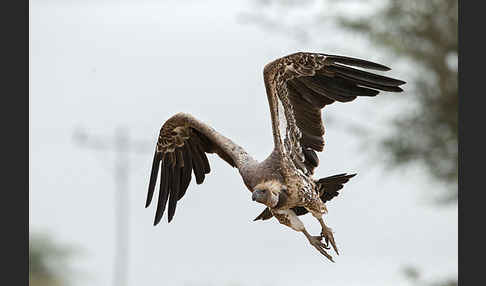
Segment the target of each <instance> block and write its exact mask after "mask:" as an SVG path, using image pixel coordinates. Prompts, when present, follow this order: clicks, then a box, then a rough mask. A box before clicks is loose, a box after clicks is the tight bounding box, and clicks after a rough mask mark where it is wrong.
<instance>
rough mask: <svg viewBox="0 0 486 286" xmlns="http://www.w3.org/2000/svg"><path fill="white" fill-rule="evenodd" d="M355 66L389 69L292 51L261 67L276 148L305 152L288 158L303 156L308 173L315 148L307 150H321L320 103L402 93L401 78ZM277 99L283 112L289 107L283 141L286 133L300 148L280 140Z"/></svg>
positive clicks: (311, 166) (370, 63)
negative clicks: (389, 92) (295, 139)
mask: <svg viewBox="0 0 486 286" xmlns="http://www.w3.org/2000/svg"><path fill="white" fill-rule="evenodd" d="M354 67H359V68H364V69H371V70H379V71H388V70H390V68H388V67H387V66H384V65H382V64H378V63H374V62H371V61H367V60H362V59H357V58H351V57H344V56H338V55H327V54H318V53H295V54H291V55H288V56H285V57H282V58H279V59H277V60H275V61H273V62H271V63H269V64H267V65H266V66H265V69H264V80H265V86H266V88H267V97H268V100H269V104H270V110H271V115H272V129H273V135H274V142H275V145H276V146H275V147H276V148H279V149H281V148H284V147H285V148H289V147H290V148H293V149H291V150H287V151H286V152H284V153H285V154H283V155H285V156H287V154H288V153H303V156H300V155H298V156H291V158H292V160H294V163H295V165H296V166H299V165H300V164H299V162H296V160H298V159H299V158H305V161H304V164H305V165H306V171H307V173H308V174H313V171H314V168H315V167H316V162H318V161H316V160H315V157H314V154H315V152H314V153H311V152H309V150H313V151H318V152H319V151H322V150H323V148H324V139H323V135H324V125H323V122H322V117H321V109H322V108H324V106H326V105H329V104H332V103H334V102H335V101H338V102H350V101H353V100H355V99H356V98H357V97H360V96H367V97H373V96H376V95H378V94H379V93H380V91H391V92H401V91H402V89H401V88H400V87H399V86H400V85H402V84H404V83H405V82H404V81H402V80H398V79H394V78H391V77H386V76H382V75H378V74H374V73H371V72H368V71H365V70H361V69H357V68H354ZM287 98H288V100H287ZM278 101H280V103H281V104H282V105H283V106H284V108H285V109H286V110H292V112H290V113H289V112H285V122H286V127H285V128H287V130H284V132H283V134H286V136H287V138H285V141H288V137H289V138H291V139H292V138H300V140H299V144H300V147H295V146H294V145H292V144H283V143H282V142H283V141H284V139H282V138H281V135H280V134H282V133H281V132H282V131H281V130H279V128H280V127H279V126H280V124H279V117H278V110H277V108H276V106H277V104H276V103H275V102H278ZM288 105H290V107H289V106H288ZM292 124H294V125H295V126H296V127H297V128H295V127H294V126H292ZM282 146H284V147H282ZM316 156H317V155H316ZM303 171H304V170H303Z"/></svg>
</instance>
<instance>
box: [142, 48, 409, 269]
mask: <svg viewBox="0 0 486 286" xmlns="http://www.w3.org/2000/svg"><path fill="white" fill-rule="evenodd" d="M358 68H362V69H368V70H370V69H371V70H379V71H388V70H390V69H389V68H388V67H386V66H383V65H381V64H377V63H373V62H370V61H366V60H361V59H356V58H350V57H343V56H336V55H326V54H318V53H295V54H291V55H288V56H285V57H282V58H279V59H277V60H275V61H273V62H271V63H269V64H267V65H266V66H265V68H264V72H263V76H264V82H265V88H266V92H267V99H268V103H269V107H270V114H271V123H272V132H273V139H274V150H273V151H272V153H271V154H270V155H269V156H268V157H267V158H266V159H265V160H264V161H262V162H258V161H256V160H255V159H253V158H252V157H251V156H250V155H249V154H248V153H247V152H246V151H245V150H244V149H243V148H242V147H240V146H238V145H236V144H235V143H234V142H233V141H231V140H230V139H228V138H227V137H224V136H223V135H221V134H220V133H218V132H216V131H215V130H214V129H212V128H211V127H210V126H209V125H207V124H205V123H203V122H201V121H199V120H197V119H196V118H194V117H193V116H191V115H189V114H185V113H178V114H176V115H174V116H172V117H171V118H169V119H168V120H167V121H166V122H165V123H164V124H163V126H162V128H161V130H160V135H159V138H158V140H157V144H156V148H155V154H154V158H153V163H152V171H151V174H150V180H149V187H148V194H147V201H146V207H148V206H149V205H150V203H151V201H152V198H153V195H154V190H155V187H156V183H157V175H158V173H159V171H160V191H159V197H158V202H157V210H156V214H155V220H154V225H156V224H158V223H159V221H160V220H161V218H162V216H163V214H164V211H165V208H166V206H167V205H168V211H167V212H168V215H167V217H168V221H169V222H170V221H172V219H173V218H174V214H175V211H176V207H177V202H178V201H179V200H180V199H181V198H182V197H183V196H184V195H185V194H186V191H187V188H188V186H189V184H190V181H191V177H192V173H193V174H194V177H195V180H196V183H197V184H202V183H203V182H204V179H205V177H206V175H207V174H209V173H210V172H211V168H210V163H209V160H208V157H207V154H212V153H215V154H217V155H218V156H219V157H220V158H221V159H223V160H224V161H225V162H226V163H228V164H229V165H230V166H232V167H235V168H237V169H238V171H239V173H240V175H241V177H242V178H243V182H244V184H245V185H246V187H247V188H248V189H249V190H250V192H252V199H253V200H255V201H257V202H259V203H262V204H264V205H266V206H267V207H266V208H265V209H264V211H263V212H262V213H261V214H260V215H259V216H258V217H257V218H256V219H255V220H260V219H261V220H267V219H270V218H271V217H275V218H277V220H278V221H279V222H280V223H282V224H284V225H287V226H289V227H291V228H292V229H294V230H296V231H299V232H302V233H303V234H305V236H306V237H307V239H308V240H309V242H310V243H311V245H313V246H314V247H315V248H316V249H317V250H318V251H319V252H320V253H321V254H323V255H324V256H326V257H327V258H328V259H330V260H331V261H333V258H332V257H331V256H330V255H329V254H328V253H327V251H326V250H328V249H330V246H332V247H333V249H334V250H335V251H336V253H338V250H337V247H336V244H335V241H334V236H333V233H332V230H331V229H330V228H328V227H327V226H326V225H325V223H324V221H323V219H322V215H323V214H325V213H326V212H327V209H326V206H325V202H327V201H329V200H331V199H332V198H334V197H336V196H337V195H338V194H339V191H340V190H341V189H342V188H343V185H344V184H345V183H346V182H348V181H349V179H350V178H352V177H353V176H355V175H356V174H351V175H347V174H339V175H335V176H331V177H326V178H323V179H318V180H315V179H313V177H312V176H313V174H314V170H315V168H316V167H318V165H319V158H318V156H317V153H316V152H320V151H323V149H324V137H323V136H324V133H325V129H324V124H323V122H322V117H321V109H322V108H324V107H325V106H326V105H329V104H332V103H334V102H336V101H337V102H350V101H353V100H355V99H356V98H357V97H362V96H363V97H373V96H376V95H378V94H379V93H380V91H389V92H401V91H402V89H401V88H400V87H399V86H400V85H403V84H404V83H405V82H404V81H401V80H397V79H394V78H390V77H385V76H382V75H377V74H374V73H371V72H368V71H365V70H362V69H358ZM282 124H283V125H284V126H283V127H281V125H282ZM308 212H310V213H311V214H312V215H313V216H314V217H315V218H316V219H317V220H318V221H319V223H320V224H321V227H322V231H321V235H319V236H311V235H310V234H309V233H308V232H307V230H306V229H305V227H304V225H303V223H302V222H301V221H300V220H299V218H298V216H300V215H304V214H306V213H308ZM322 239H325V243H323V242H322Z"/></svg>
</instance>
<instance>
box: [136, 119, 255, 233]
mask: <svg viewBox="0 0 486 286" xmlns="http://www.w3.org/2000/svg"><path fill="white" fill-rule="evenodd" d="M207 153H216V154H218V156H219V157H221V159H223V160H224V161H226V162H227V163H228V164H229V165H231V166H232V167H240V166H241V165H242V164H244V163H245V162H246V161H247V160H249V159H250V157H249V156H248V154H247V153H246V152H245V150H243V148H241V147H240V146H238V145H236V144H235V143H233V142H232V141H231V140H230V139H228V138H226V137H224V136H222V135H221V134H219V133H218V132H216V131H215V130H214V129H212V128H211V127H210V126H208V125H207V124H205V123H203V122H201V121H199V120H197V119H196V118H194V117H193V116H191V115H189V114H185V113H178V114H176V115H174V116H172V117H171V118H169V119H168V120H167V121H166V122H165V123H164V125H163V126H162V128H161V129H160V135H159V138H158V140H157V145H156V148H155V154H154V159H153V163H152V172H151V174H150V182H149V187H148V194H147V202H146V204H145V207H148V206H149V205H150V202H151V201H152V198H153V195H154V190H155V184H156V182H157V173H158V171H159V169H160V191H159V198H158V203H157V211H156V214H155V220H154V225H156V224H158V223H159V221H160V220H161V218H162V215H163V214H164V210H165V207H166V205H167V202H168V206H169V207H168V221H169V222H170V221H171V220H172V218H173V217H174V213H175V210H176V206H177V201H179V200H180V199H181V198H182V197H183V196H184V195H185V193H186V190H187V187H188V186H189V183H190V182H191V177H192V174H191V173H192V172H193V173H194V176H195V177H196V183H197V184H202V183H203V182H204V178H205V175H206V174H208V173H209V172H210V170H211V169H210V166H209V161H208V158H207V156H206V154H207Z"/></svg>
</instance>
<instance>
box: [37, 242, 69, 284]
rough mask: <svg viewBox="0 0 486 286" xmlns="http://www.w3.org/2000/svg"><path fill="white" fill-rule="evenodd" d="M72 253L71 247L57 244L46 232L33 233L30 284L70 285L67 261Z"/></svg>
mask: <svg viewBox="0 0 486 286" xmlns="http://www.w3.org/2000/svg"><path fill="white" fill-rule="evenodd" d="M71 253H72V251H71V249H69V248H66V247H61V246H59V245H57V244H56V243H54V241H53V240H52V239H51V238H50V237H49V236H47V235H45V234H39V233H35V234H31V236H30V241H29V285H31V286H60V285H68V283H67V281H66V273H67V270H68V269H67V267H66V262H67V258H68V257H69V256H70V255H71Z"/></svg>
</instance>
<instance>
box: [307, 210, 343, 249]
mask: <svg viewBox="0 0 486 286" xmlns="http://www.w3.org/2000/svg"><path fill="white" fill-rule="evenodd" d="M311 213H312V215H313V216H314V217H315V218H316V219H317V220H318V221H319V223H320V224H321V228H322V230H321V237H323V238H325V239H326V246H328V247H329V242H330V243H331V245H332V248H333V249H334V251H336V254H337V255H339V251H338V249H337V246H336V242H335V241H334V235H333V233H332V229H331V228H330V227H328V226H327V225H326V224H325V223H324V220H323V219H322V214H321V213H317V212H314V211H312V212H311Z"/></svg>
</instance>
